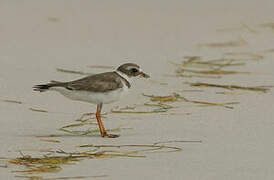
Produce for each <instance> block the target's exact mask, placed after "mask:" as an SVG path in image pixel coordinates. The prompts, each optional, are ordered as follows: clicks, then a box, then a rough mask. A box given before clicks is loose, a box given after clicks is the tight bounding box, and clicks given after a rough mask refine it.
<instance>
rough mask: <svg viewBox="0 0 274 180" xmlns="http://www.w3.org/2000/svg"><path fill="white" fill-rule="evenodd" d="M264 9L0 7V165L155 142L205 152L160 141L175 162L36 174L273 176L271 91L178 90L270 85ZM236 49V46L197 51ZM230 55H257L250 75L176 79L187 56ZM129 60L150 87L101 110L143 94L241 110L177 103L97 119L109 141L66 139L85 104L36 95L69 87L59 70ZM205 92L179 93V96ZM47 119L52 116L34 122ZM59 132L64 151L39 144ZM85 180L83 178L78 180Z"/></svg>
mask: <svg viewBox="0 0 274 180" xmlns="http://www.w3.org/2000/svg"><path fill="white" fill-rule="evenodd" d="M273 5H274V4H273V2H271V1H267V0H264V1H260V2H258V1H255V0H254V1H244V0H241V1H236V0H233V1H229V2H228V1H215V0H211V1H203V2H199V3H198V2H196V1H195V2H180V1H170V2H164V1H160V2H159V1H149V2H147V1H138V2H137V1H136V2H134V3H132V2H131V3H129V2H125V1H115V2H99V1H98V2H97V1H96V2H95V1H81V2H78V1H77V2H76V1H67V0H66V1H58V2H57V1H43V2H42V1H40V2H38V1H1V2H0V49H1V53H0V99H9V100H16V101H22V102H23V103H22V104H18V103H7V102H0V113H1V126H0V136H1V138H0V144H1V148H0V157H7V158H15V157H20V153H19V152H18V151H20V150H21V151H22V152H24V153H26V154H31V155H33V156H36V155H41V153H40V152H37V150H42V149H49V148H51V149H66V150H68V151H76V150H79V149H76V148H75V146H77V145H83V144H95V145H98V144H111V145H121V144H153V143H156V142H163V141H176V140H177V141H178V140H179V141H182V140H198V141H200V140H201V141H202V143H179V142H177V143H175V142H174V143H168V145H170V146H175V147H179V148H182V151H181V152H173V153H147V154H145V155H146V157H145V158H125V157H121V158H111V159H109V158H106V159H100V158H99V159H84V160H82V161H80V162H77V163H76V164H75V165H64V166H62V170H61V171H60V172H58V173H45V174H38V175H37V176H42V177H44V178H49V177H65V176H68V177H74V176H103V175H106V177H98V179H136V180H137V179H151V180H153V179H172V180H177V179H178V180H179V179H199V180H206V179H234V180H236V179H239V180H240V179H241V180H245V179H246V180H253V179H254V180H257V179H264V180H268V179H269V180H270V179H272V178H273V175H274V174H273V172H274V168H273V167H274V166H273V165H274V163H273V158H272V156H273V155H272V154H273V153H272V152H273V148H274V145H273V135H274V133H273V132H274V131H273V128H274V126H273V122H272V121H273V117H274V112H273V107H272V105H273V102H272V100H273V97H274V96H273V90H270V91H269V92H268V93H258V92H249V91H239V92H243V94H239V95H222V94H216V92H222V91H223V90H219V89H209V88H193V87H190V86H189V85H186V84H184V82H207V83H219V84H236V85H246V86H260V85H274V74H273V67H274V63H273V58H274V53H273V52H271V51H268V52H267V51H266V50H271V49H273V48H274V41H273V36H274V30H273V28H271V27H266V26H260V24H265V23H273V16H274V11H273ZM241 38H242V39H244V40H245V41H246V42H247V44H246V45H240V46H235V47H233V46H232V47H229V46H228V47H216V48H214V47H198V46H197V45H198V44H201V43H214V42H215V43H219V42H229V41H238V40H239V39H241ZM228 52H250V53H255V54H259V55H261V56H263V57H264V58H263V59H262V60H259V61H252V62H249V63H248V64H247V65H246V66H242V67H237V68H236V70H239V71H248V72H253V74H250V75H243V74H239V75H228V76H224V77H222V78H220V79H206V78H174V77H168V76H166V75H167V74H168V75H174V71H175V68H174V66H172V65H170V64H169V63H168V61H169V60H172V61H175V62H180V61H182V57H183V56H202V57H203V58H205V59H214V58H222V57H224V53H228ZM124 62H135V63H137V64H139V65H140V66H141V67H142V69H143V70H144V71H145V72H147V73H148V74H150V75H151V80H154V81H159V82H163V83H168V85H160V84H159V83H152V82H151V81H149V80H141V79H138V80H136V82H135V84H134V85H133V88H132V90H131V93H130V95H128V96H127V97H126V98H123V99H122V100H121V101H119V102H117V103H114V104H111V105H105V106H104V107H103V111H104V112H110V110H111V108H113V107H115V106H120V107H125V106H127V105H134V104H143V103H145V102H147V101H148V98H146V97H143V96H142V93H145V94H154V95H169V94H171V93H173V92H177V93H180V94H181V95H182V96H184V97H186V98H190V99H191V98H192V99H198V100H201V101H212V102H235V101H236V102H240V104H237V105H233V107H234V109H227V108H223V107H213V106H208V107H200V106H197V105H195V104H189V103H184V102H176V103H171V104H172V105H174V106H176V107H177V108H175V109H172V110H171V111H170V112H167V113H159V114H112V113H109V114H108V115H107V117H106V118H104V119H103V121H104V123H105V126H106V127H107V128H117V127H119V126H123V127H130V128H132V129H128V130H122V131H121V132H119V134H120V135H121V136H120V137H119V138H117V139H103V138H100V137H99V134H96V135H87V136H80V135H71V134H68V133H65V132H61V131H58V130H57V129H58V128H61V127H63V126H65V125H68V124H72V123H75V119H77V118H79V117H80V116H81V114H83V113H86V112H94V111H95V108H96V107H95V106H94V105H91V104H86V103H81V102H73V101H70V100H68V99H66V98H64V97H62V96H61V95H59V94H57V93H54V92H49V93H37V92H33V91H32V86H33V85H35V84H39V83H44V82H47V81H48V80H61V81H66V80H71V79H77V78H79V77H82V76H81V75H77V74H70V73H62V72H57V71H56V68H64V69H70V70H75V71H84V72H90V73H96V72H103V71H106V70H105V69H92V68H89V67H88V66H91V65H106V66H117V65H120V64H121V63H124ZM193 89H194V90H197V89H198V90H203V92H183V91H182V90H193ZM29 108H38V109H45V110H47V111H49V113H42V112H33V111H30V110H29ZM50 134H56V135H60V136H61V137H58V138H52V139H57V140H59V141H60V143H52V142H45V141H40V140H39V138H37V137H36V136H43V135H50ZM18 168H19V169H23V168H22V167H18V166H16V165H12V164H8V168H1V167H0V177H1V179H17V178H16V177H15V176H16V175H17V176H18V175H20V174H17V173H12V172H11V171H12V170H15V169H18ZM86 179H89V178H86Z"/></svg>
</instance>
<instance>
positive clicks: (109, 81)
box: [66, 72, 123, 92]
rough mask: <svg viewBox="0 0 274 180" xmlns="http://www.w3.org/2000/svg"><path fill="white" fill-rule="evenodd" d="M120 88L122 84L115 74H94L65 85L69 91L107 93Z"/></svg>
mask: <svg viewBox="0 0 274 180" xmlns="http://www.w3.org/2000/svg"><path fill="white" fill-rule="evenodd" d="M122 87H123V83H122V81H121V79H120V78H119V75H118V74H116V73H115V72H106V73H101V74H95V75H91V76H87V77H85V78H82V79H79V80H75V81H71V82H68V83H67V84H66V88H67V89H69V90H80V91H91V92H107V91H111V90H115V89H118V88H122Z"/></svg>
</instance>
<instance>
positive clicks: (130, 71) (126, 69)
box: [117, 63, 150, 78]
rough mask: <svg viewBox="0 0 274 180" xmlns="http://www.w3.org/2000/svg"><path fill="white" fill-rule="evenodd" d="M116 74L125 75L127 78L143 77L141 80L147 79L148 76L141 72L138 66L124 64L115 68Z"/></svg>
mask: <svg viewBox="0 0 274 180" xmlns="http://www.w3.org/2000/svg"><path fill="white" fill-rule="evenodd" d="M117 71H118V72H121V73H123V74H125V75H127V76H128V77H129V78H131V77H138V76H139V77H143V78H149V77H150V76H149V75H148V74H146V73H144V72H143V71H142V69H141V68H140V66H138V65H137V64H134V63H126V64H122V65H121V66H119V67H118V68H117Z"/></svg>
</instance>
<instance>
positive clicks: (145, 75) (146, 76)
mask: <svg viewBox="0 0 274 180" xmlns="http://www.w3.org/2000/svg"><path fill="white" fill-rule="evenodd" d="M140 76H141V77H143V78H149V77H150V76H149V75H148V74H146V73H144V72H141V74H140Z"/></svg>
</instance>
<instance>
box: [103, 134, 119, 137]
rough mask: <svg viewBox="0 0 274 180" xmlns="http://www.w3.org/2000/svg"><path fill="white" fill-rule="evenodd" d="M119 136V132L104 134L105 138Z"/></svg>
mask: <svg viewBox="0 0 274 180" xmlns="http://www.w3.org/2000/svg"><path fill="white" fill-rule="evenodd" d="M119 136H120V135H119V134H107V133H106V134H104V135H103V137H104V138H117V137H119Z"/></svg>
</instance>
